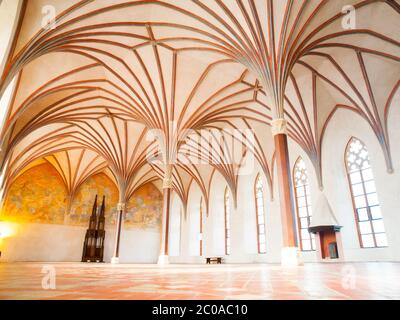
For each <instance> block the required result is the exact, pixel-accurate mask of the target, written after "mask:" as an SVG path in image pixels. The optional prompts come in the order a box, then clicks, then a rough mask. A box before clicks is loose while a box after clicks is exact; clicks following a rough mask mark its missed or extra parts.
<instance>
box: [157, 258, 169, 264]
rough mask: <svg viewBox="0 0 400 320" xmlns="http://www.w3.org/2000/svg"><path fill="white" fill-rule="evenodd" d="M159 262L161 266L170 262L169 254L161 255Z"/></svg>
mask: <svg viewBox="0 0 400 320" xmlns="http://www.w3.org/2000/svg"><path fill="white" fill-rule="evenodd" d="M157 264H158V265H160V266H162V265H166V264H169V260H168V256H159V257H158V262H157Z"/></svg>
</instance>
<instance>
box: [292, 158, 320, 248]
mask: <svg viewBox="0 0 400 320" xmlns="http://www.w3.org/2000/svg"><path fill="white" fill-rule="evenodd" d="M293 180H294V186H295V188H294V190H295V196H296V209H297V227H298V230H299V236H300V247H301V250H302V251H314V250H315V248H316V247H315V235H314V234H313V233H310V232H309V231H308V227H309V226H310V222H311V217H312V210H311V196H310V187H309V183H308V174H307V167H306V164H305V162H304V160H303V159H302V158H301V157H300V158H299V159H297V161H296V164H295V166H294V171H293Z"/></svg>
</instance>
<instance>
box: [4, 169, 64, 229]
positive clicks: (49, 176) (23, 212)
mask: <svg viewBox="0 0 400 320" xmlns="http://www.w3.org/2000/svg"><path fill="white" fill-rule="evenodd" d="M66 199H67V192H66V189H65V187H64V184H63V181H62V179H61V177H60V176H59V174H58V172H57V171H56V170H55V169H54V167H53V166H52V165H50V164H48V163H45V164H41V165H38V166H36V167H33V168H31V169H29V170H27V171H26V172H24V173H23V174H22V175H21V176H19V177H18V178H17V179H16V180H15V181H14V183H13V184H12V186H11V188H10V190H9V192H8V194H7V197H6V200H5V203H4V207H3V209H2V212H1V219H4V220H6V221H14V222H19V223H50V224H63V223H64V214H65V208H66Z"/></svg>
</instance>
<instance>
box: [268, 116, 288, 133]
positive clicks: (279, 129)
mask: <svg viewBox="0 0 400 320" xmlns="http://www.w3.org/2000/svg"><path fill="white" fill-rule="evenodd" d="M271 132H272V135H273V136H276V135H278V134H285V135H286V134H287V121H286V120H285V119H283V118H277V119H274V120H272V121H271Z"/></svg>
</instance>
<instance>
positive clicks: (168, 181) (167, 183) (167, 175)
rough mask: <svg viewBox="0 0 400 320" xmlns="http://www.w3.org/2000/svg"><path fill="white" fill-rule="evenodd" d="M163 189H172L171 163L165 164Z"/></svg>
mask: <svg viewBox="0 0 400 320" xmlns="http://www.w3.org/2000/svg"><path fill="white" fill-rule="evenodd" d="M163 189H172V165H170V164H167V165H166V166H165V172H164V179H163Z"/></svg>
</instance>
